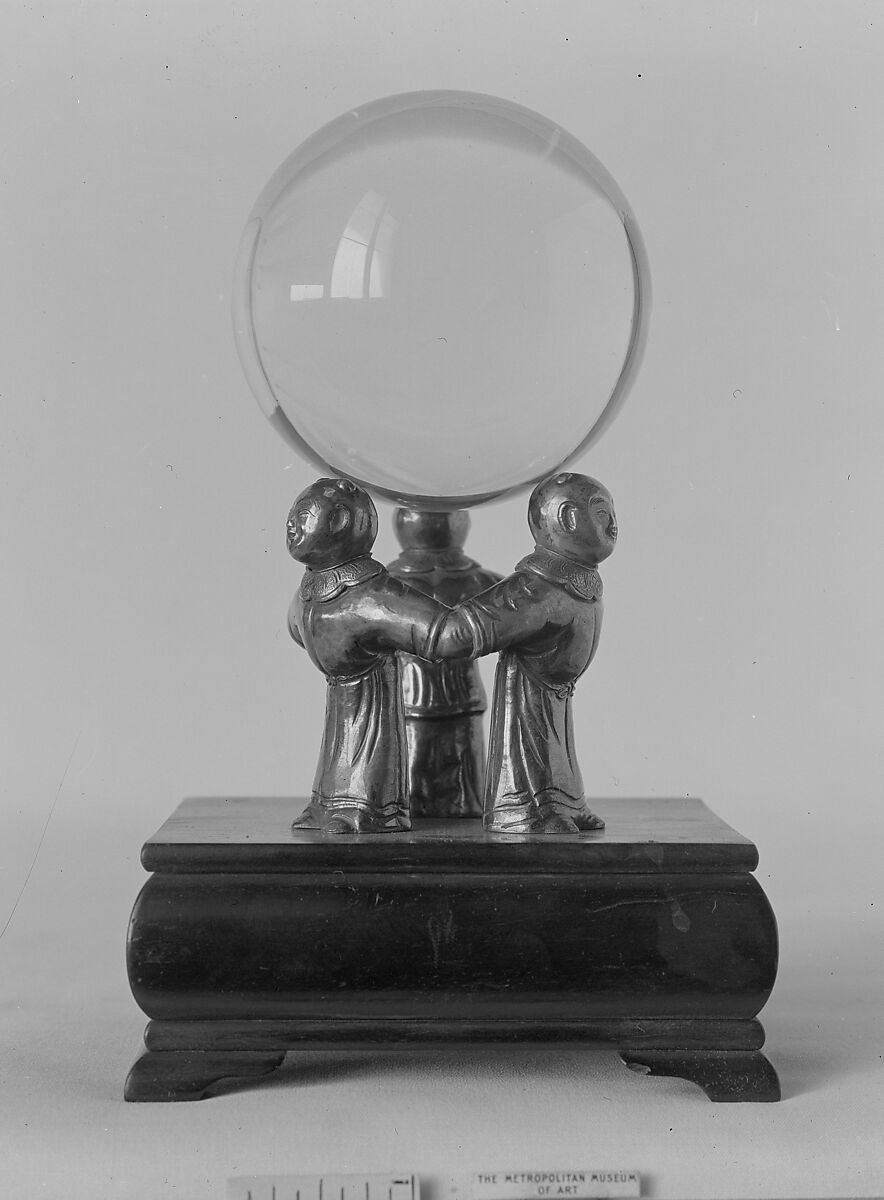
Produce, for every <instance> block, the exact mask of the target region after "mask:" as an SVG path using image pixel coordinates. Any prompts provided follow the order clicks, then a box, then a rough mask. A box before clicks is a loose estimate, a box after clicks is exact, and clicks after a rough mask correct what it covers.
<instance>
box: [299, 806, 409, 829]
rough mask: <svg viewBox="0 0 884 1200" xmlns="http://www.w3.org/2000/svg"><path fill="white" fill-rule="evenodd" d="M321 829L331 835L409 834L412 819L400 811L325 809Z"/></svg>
mask: <svg viewBox="0 0 884 1200" xmlns="http://www.w3.org/2000/svg"><path fill="white" fill-rule="evenodd" d="M319 828H320V829H321V830H322V832H323V833H330V834H348V833H349V834H353V833H407V832H408V830H409V829H411V819H410V817H409V816H408V813H406V812H402V811H401V810H399V809H397V810H396V811H394V812H392V813H390V812H375V811H373V810H371V809H366V808H332V809H328V808H325V809H323V810H322V823H321V825H320V826H319Z"/></svg>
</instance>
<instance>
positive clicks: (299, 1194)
mask: <svg viewBox="0 0 884 1200" xmlns="http://www.w3.org/2000/svg"><path fill="white" fill-rule="evenodd" d="M227 1200H420V1180H419V1179H418V1177H417V1176H416V1175H253V1176H243V1177H242V1178H239V1179H229V1180H228V1181H227Z"/></svg>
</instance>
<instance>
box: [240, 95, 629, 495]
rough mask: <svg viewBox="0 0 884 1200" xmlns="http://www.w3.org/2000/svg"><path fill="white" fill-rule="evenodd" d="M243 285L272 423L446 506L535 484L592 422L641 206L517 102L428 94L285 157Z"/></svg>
mask: <svg viewBox="0 0 884 1200" xmlns="http://www.w3.org/2000/svg"><path fill="white" fill-rule="evenodd" d="M233 297H234V329H235V336H236V343H237V349H238V352H239V356H240V359H241V362H242V365H243V369H244V371H245V375H246V378H247V380H248V383H249V385H250V387H251V390H252V391H253V392H254V394H255V396H256V398H257V400H258V402H259V404H260V405H261V407H262V409H263V411H264V413H265V414H266V415H267V417H269V419H270V420H271V422H272V423H273V425H274V426H275V428H276V429H277V430H278V432H279V433H280V434H282V436H283V437H284V438H286V440H287V441H288V442H289V443H291V444H292V445H293V446H294V447H296V448H297V449H298V450H299V451H300V452H301V453H302V454H303V455H305V456H306V457H307V458H308V459H309V460H311V461H312V462H313V463H314V464H315V465H316V466H317V467H319V468H320V469H322V470H323V471H331V472H332V473H333V474H337V475H345V476H347V477H349V478H350V479H353V480H354V481H355V482H357V483H359V484H361V485H363V486H365V487H368V488H370V489H372V490H373V491H374V492H375V493H378V494H380V495H382V496H385V497H387V498H388V499H392V500H394V501H396V502H397V503H399V504H404V505H407V506H411V507H416V508H432V509H445V508H461V507H464V506H467V505H472V504H478V503H480V502H483V501H486V500H490V499H493V498H495V497H497V496H501V495H503V494H505V493H508V492H511V491H514V490H517V489H522V488H527V487H529V486H532V485H533V484H534V483H536V482H537V481H538V480H539V479H542V478H544V477H545V476H546V475H549V474H550V473H552V472H554V471H555V470H557V469H558V468H559V467H561V466H563V465H564V464H565V463H567V462H569V461H570V460H571V459H573V458H574V457H575V456H576V455H577V454H579V453H581V452H582V451H583V450H585V449H586V448H587V447H588V446H589V445H590V444H591V443H592V442H594V441H595V440H596V438H598V436H599V435H600V434H601V433H602V432H603V430H604V429H605V427H606V426H607V424H608V423H609V422H610V420H611V418H612V417H613V416H614V414H615V413H616V411H617V409H618V408H619V406H620V404H621V403H622V401H623V399H624V397H625V396H626V393H627V391H628V388H629V385H630V383H631V380H632V378H633V376H634V374H635V372H636V369H637V366H638V363H639V359H640V357H641V350H642V345H643V342H644V336H645V326H646V320H647V312H648V300H649V286H648V270H647V263H646V256H645V251H644V247H643V242H642V238H641V234H640V232H639V229H638V225H637V223H636V220H635V218H634V216H633V214H632V212H631V210H630V208H629V205H628V203H627V201H626V199H625V197H624V196H623V194H622V192H621V191H620V189H619V187H618V186H617V184H616V183H615V182H614V180H613V179H612V178H611V176H610V175H609V174H608V172H607V171H606V170H605V168H604V167H603V166H602V165H601V163H600V162H599V161H598V160H597V159H596V158H595V157H594V156H593V155H592V154H591V153H590V152H589V150H587V149H586V147H585V146H583V145H582V144H581V143H580V142H579V141H577V140H576V139H575V138H574V137H572V136H571V135H570V134H568V133H567V132H566V131H565V130H564V129H562V128H561V127H560V126H558V125H556V124H555V123H554V122H553V121H550V120H547V119H546V118H545V117H542V116H540V115H538V114H537V113H534V112H531V111H530V110H528V109H525V108H521V107H519V106H518V105H515V104H512V103H509V102H508V101H505V100H500V99H496V98H494V97H490V96H482V95H475V94H472V93H464V92H421V93H414V94H409V95H402V96H392V97H389V98H387V99H384V100H379V101H376V102H374V103H372V104H368V105H366V106H365V107H364V108H360V109H356V110H354V111H352V112H348V113H346V114H345V115H343V116H341V117H339V118H338V119H337V120H335V121H333V122H331V124H329V125H326V126H325V127H324V128H322V129H320V130H319V131H318V132H317V133H315V134H313V136H312V137H310V138H308V139H307V141H306V142H304V143H303V144H302V145H301V146H299V147H298V148H297V149H296V150H295V151H294V153H293V154H291V155H290V157H289V158H287V159H286V161H285V162H284V163H283V164H282V166H281V167H280V168H279V169H278V170H277V171H276V173H275V174H274V175H273V176H272V178H271V179H270V181H269V183H268V184H267V186H266V187H265V188H264V190H263V191H262V192H261V194H260V196H259V198H258V200H257V202H256V204H255V206H254V208H253V210H252V212H251V214H250V216H249V218H248V221H247V223H246V227H245V230H244V233H243V237H242V241H241V245H240V250H239V254H238V257H237V265H236V276H235V281H234V292H233Z"/></svg>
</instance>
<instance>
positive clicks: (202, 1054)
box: [125, 798, 780, 1101]
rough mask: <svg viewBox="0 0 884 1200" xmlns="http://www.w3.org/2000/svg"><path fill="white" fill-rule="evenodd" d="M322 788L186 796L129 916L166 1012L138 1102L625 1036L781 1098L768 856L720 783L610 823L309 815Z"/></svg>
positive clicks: (711, 1077)
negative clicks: (355, 1057) (246, 1083)
mask: <svg viewBox="0 0 884 1200" xmlns="http://www.w3.org/2000/svg"><path fill="white" fill-rule="evenodd" d="M303 803H304V802H303V801H301V802H300V804H299V802H297V801H295V802H293V801H290V800H281V799H220V798H215V799H194V800H188V801H185V802H184V803H183V804H181V805H180V806H179V808H178V809H177V810H176V812H175V813H174V814H173V815H172V816H171V817H170V818H169V820H168V821H167V822H166V823H165V824H164V825H163V827H162V828H161V829H160V830H159V832H158V833H157V834H155V835H154V837H152V838H151V839H150V840H149V841H148V842H147V843H146V844H145V846H144V850H143V852H142V862H143V864H144V866H145V868H146V869H147V870H148V871H150V872H152V874H151V876H150V878H149V879H148V881H147V883H146V884H145V886H144V888H143V890H142V892H141V895H140V896H139V898H138V900H137V902H136V904H135V908H134V911H133V914H132V920H131V924H130V929H129V943H128V967H129V980H130V983H131V987H132V992H133V995H134V996H135V999H136V1001H137V1002H138V1004H139V1005H140V1007H141V1008H142V1009H143V1011H144V1012H145V1013H146V1014H147V1016H148V1017H149V1018H150V1021H149V1024H148V1026H147V1030H146V1033H145V1046H146V1049H145V1052H144V1053H143V1055H142V1056H141V1058H139V1059H138V1061H137V1062H136V1063H135V1065H134V1067H133V1068H132V1071H131V1072H130V1074H129V1077H128V1079H127V1081H126V1089H125V1096H126V1099H127V1100H142V1101H144V1100H153V1101H160V1100H164V1101H169V1100H196V1099H201V1098H202V1097H204V1096H206V1095H207V1094H209V1093H210V1092H212V1091H215V1090H217V1088H218V1087H219V1086H220V1085H221V1084H222V1083H223V1084H227V1083H228V1082H230V1081H235V1080H252V1079H255V1078H257V1077H260V1076H262V1075H266V1074H268V1073H269V1072H271V1071H273V1070H274V1069H275V1068H276V1067H278V1066H279V1065H280V1064H281V1063H282V1061H283V1058H284V1057H285V1054H286V1052H287V1051H299V1052H300V1051H329V1050H336V1049H337V1050H366V1049H378V1050H381V1049H383V1050H386V1049H392V1048H396V1047H399V1048H406V1049H407V1048H409V1047H419V1046H433V1045H436V1046H439V1045H444V1046H451V1045H452V1044H456V1043H458V1042H461V1043H465V1042H471V1043H479V1042H498V1043H509V1044H513V1043H520V1042H549V1043H555V1044H557V1045H563V1044H571V1045H578V1044H581V1043H583V1044H586V1043H595V1044H599V1043H604V1044H609V1045H613V1046H614V1047H616V1049H617V1050H618V1051H619V1053H620V1056H621V1058H622V1059H623V1060H624V1062H626V1063H627V1065H629V1066H630V1067H632V1068H633V1069H635V1070H639V1071H642V1072H644V1073H647V1074H652V1075H669V1076H676V1077H679V1078H683V1079H688V1080H690V1081H692V1082H694V1083H696V1084H698V1085H699V1086H700V1087H701V1088H702V1089H703V1091H704V1092H705V1093H706V1095H707V1096H709V1098H710V1099H712V1100H717V1101H735V1100H756V1101H758V1100H778V1099H779V1095H780V1092H779V1083H778V1080H777V1077H776V1073H775V1072H774V1070H773V1067H772V1066H771V1065H770V1063H769V1062H768V1060H767V1059H766V1058H765V1056H764V1054H762V1053H761V1047H762V1046H763V1044H764V1031H763V1030H762V1027H761V1025H760V1024H759V1022H758V1021H757V1020H756V1019H755V1017H756V1015H757V1013H758V1012H759V1011H760V1009H761V1008H762V1006H763V1005H764V1003H765V1001H766V1000H767V997H768V995H769V994H770V991H771V988H772V987H773V984H774V979H775V976H776V964H777V935H776V923H775V920H774V916H773V913H772V911H771V908H770V905H769V903H768V901H767V898H766V897H765V895H764V892H763V891H762V889H761V887H760V885H759V884H758V882H757V880H756V879H755V878H754V876H753V875H752V871H753V870H754V868H755V866H756V865H757V852H756V850H755V847H754V846H753V845H752V843H751V842H749V841H747V840H746V839H745V838H743V837H741V836H740V835H739V834H738V833H735V832H734V830H732V829H731V828H730V827H729V826H727V825H726V824H724V822H723V821H721V820H719V818H718V817H716V816H715V815H714V814H713V813H711V812H710V811H709V809H708V808H706V806H705V805H703V804H702V803H701V802H700V801H699V800H616V801H608V802H607V803H604V802H599V804H598V808H599V811H600V813H601V815H602V816H603V817H604V818H605V820H606V822H607V824H606V828H605V829H604V830H602V831H598V832H592V833H585V834H582V835H580V836H578V837H573V836H567V837H566V836H562V837H557V836H550V835H544V836H533V837H532V836H530V835H500V834H489V833H485V832H483V830H482V828H481V824H480V822H479V821H477V820H472V819H455V820H447V821H429V820H427V821H420V820H418V821H416V822H415V828H414V830H413V831H412V832H411V833H407V834H402V833H399V834H391V835H374V836H371V837H367V836H366V837H357V836H336V837H324V836H322V835H321V834H317V833H309V832H297V833H292V832H291V830H290V824H291V820H292V816H293V814H295V813H296V812H297V811H300V807H303Z"/></svg>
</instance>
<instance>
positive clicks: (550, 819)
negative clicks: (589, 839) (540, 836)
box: [531, 812, 579, 833]
mask: <svg viewBox="0 0 884 1200" xmlns="http://www.w3.org/2000/svg"><path fill="white" fill-rule="evenodd" d="M538 818H539V819H538V822H537V824H536V825H535V826H534V828H533V829H532V831H531V832H532V833H578V832H579V830H578V828H577V824H576V822H575V821H572V820H571V818H570V817H566V816H565V815H564V813H558V812H551V813H549V814H548V815H547V816H541V814H539V813H538Z"/></svg>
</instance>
